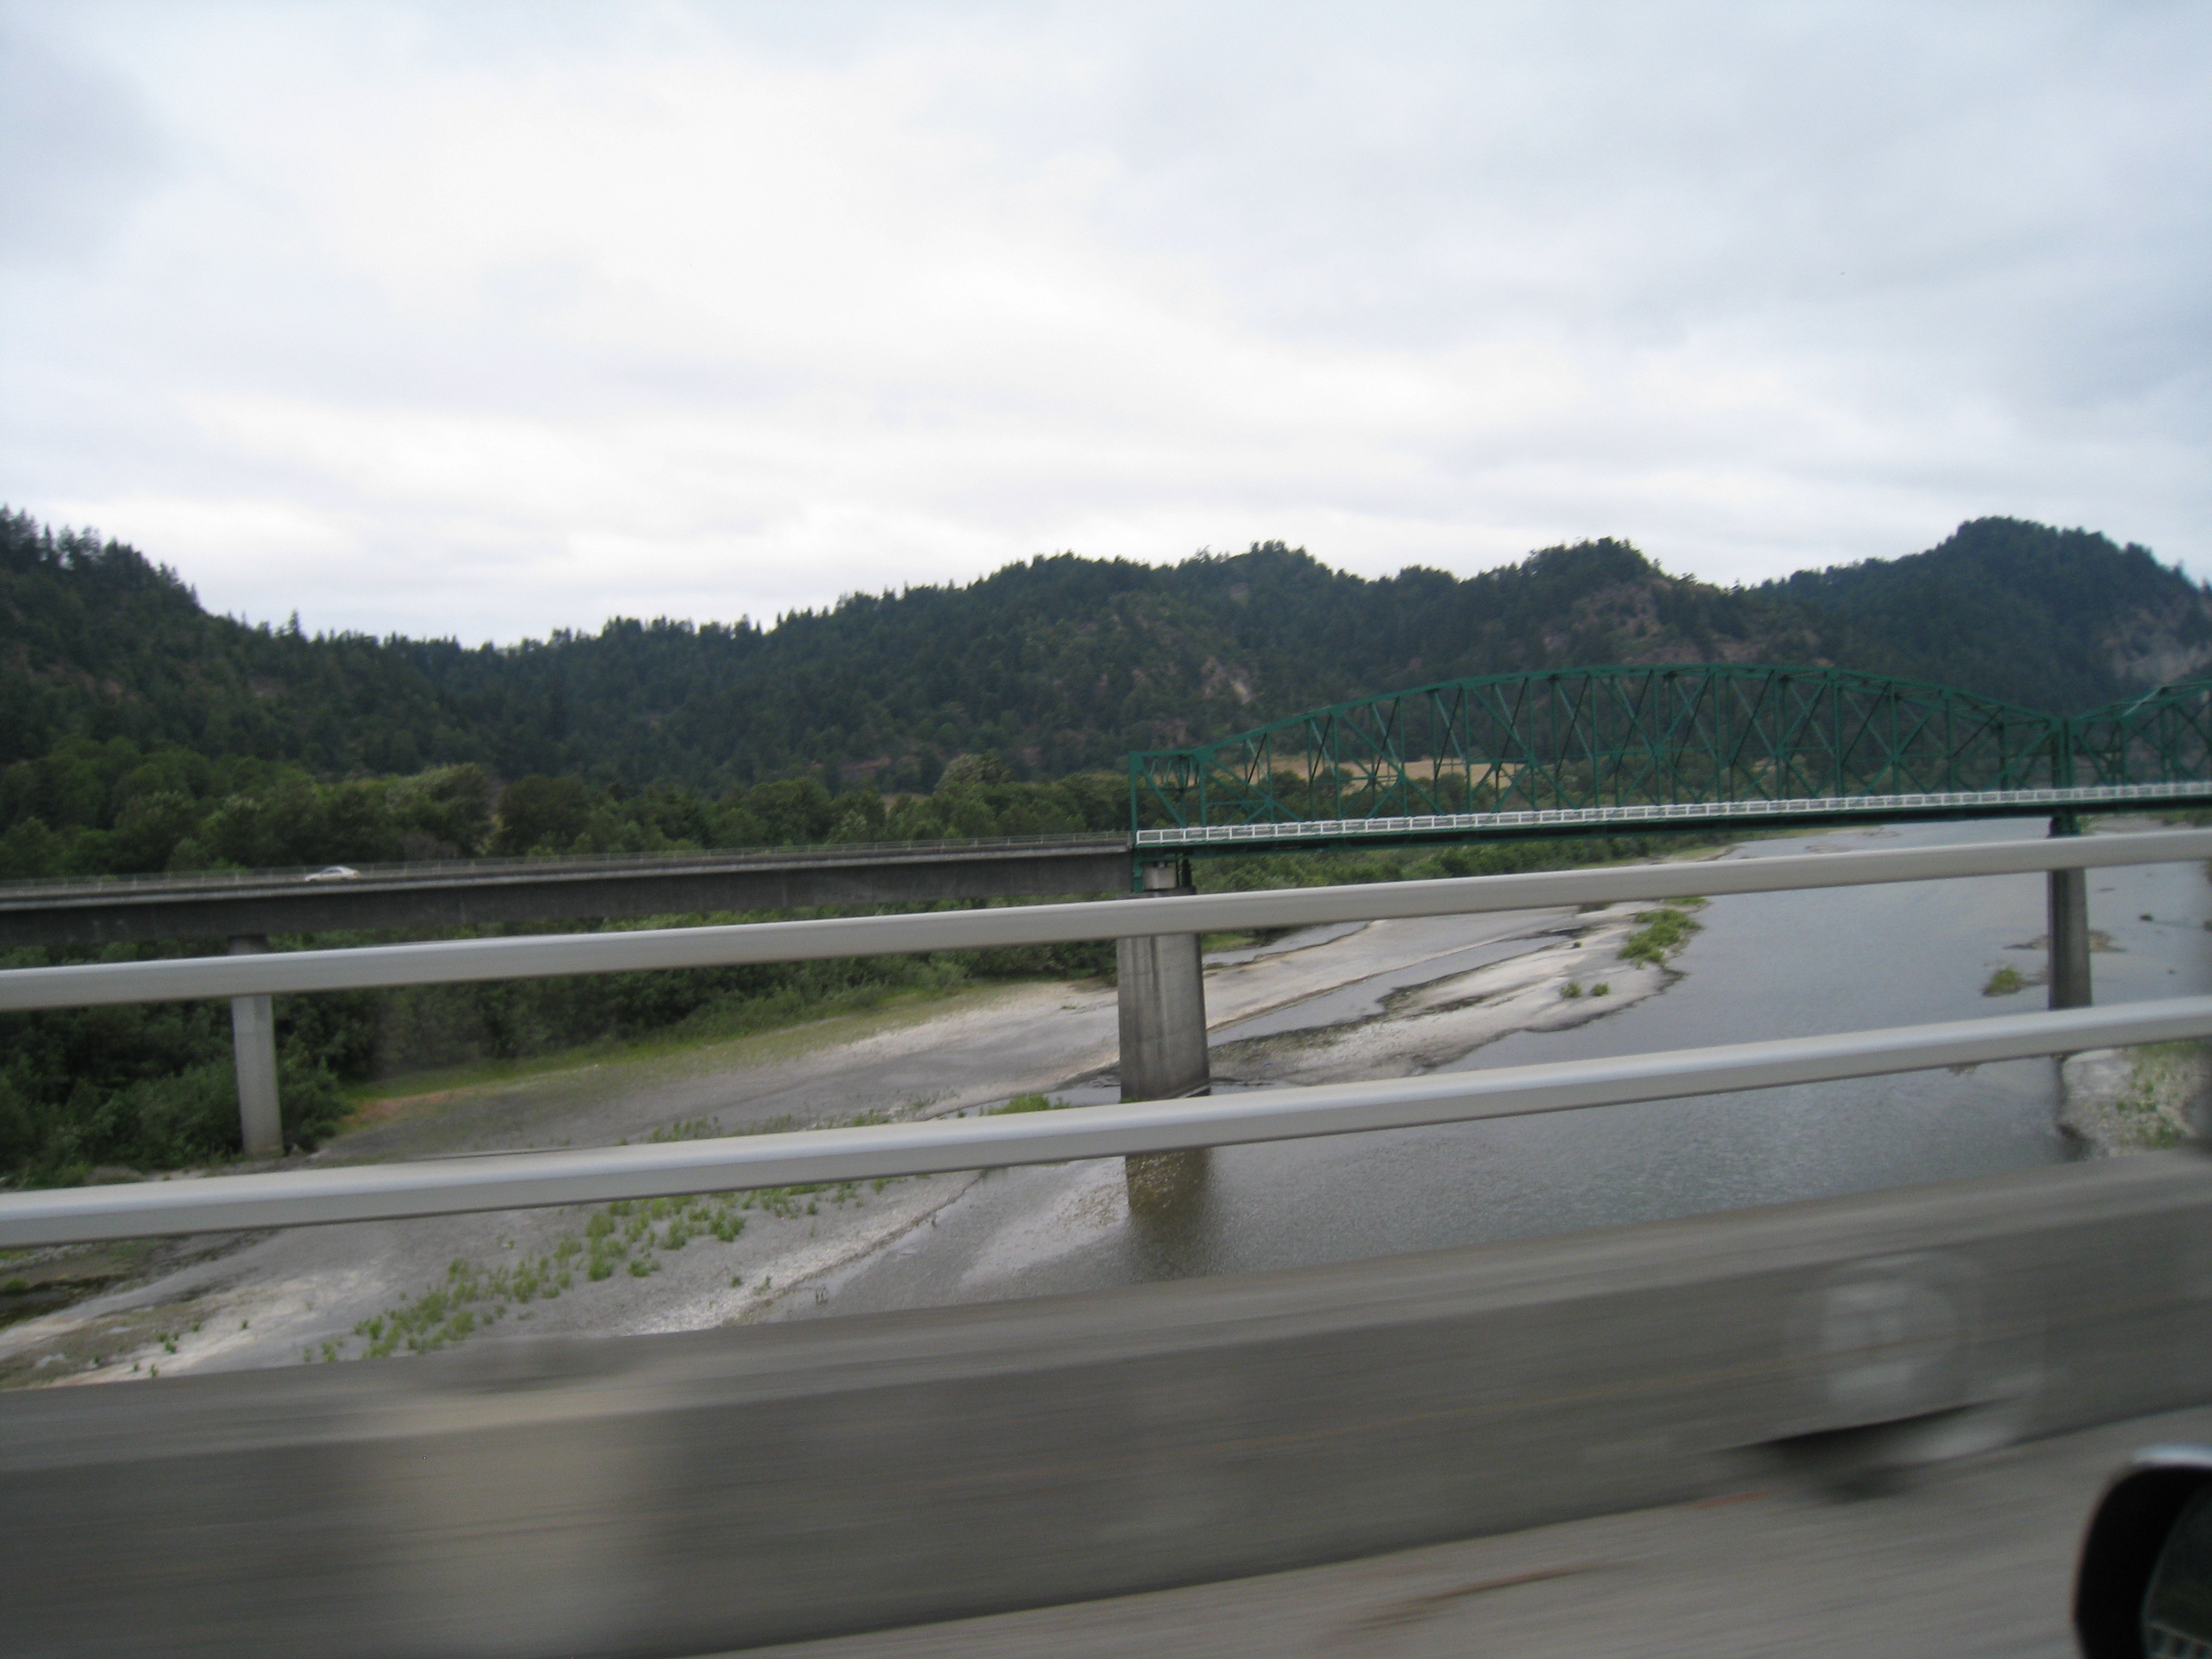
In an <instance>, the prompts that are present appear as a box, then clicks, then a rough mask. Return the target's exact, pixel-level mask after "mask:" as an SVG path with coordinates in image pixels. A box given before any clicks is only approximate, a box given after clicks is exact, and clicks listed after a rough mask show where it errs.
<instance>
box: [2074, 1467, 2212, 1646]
mask: <svg viewBox="0 0 2212 1659" xmlns="http://www.w3.org/2000/svg"><path fill="white" fill-rule="evenodd" d="M2074 1635H2075V1639H2076V1640H2077V1641H2078V1642H2079V1643H2080V1644H2081V1652H2082V1655H2083V1659H2212V1448H2205V1447H2195V1446H2160V1447H2156V1448H2154V1449H2151V1450H2149V1451H2146V1452H2142V1453H2140V1454H2138V1455H2137V1456H2136V1459H2135V1461H2134V1462H2132V1463H2130V1465H2129V1466H2128V1467H2127V1468H2124V1469H2123V1470H2122V1471H2121V1472H2120V1473H2119V1474H2118V1476H2117V1477H2115V1478H2114V1480H2113V1481H2112V1485H2111V1486H2108V1487H2106V1490H2105V1495H2104V1497H2103V1498H2101V1499H2100V1501H2099V1503H2098V1504H2097V1508H2096V1511H2095V1513H2094V1514H2093V1515H2092V1516H2090V1517H2089V1530H2088V1533H2087V1535H2086V1536H2085V1537H2084V1538H2083V1539H2082V1541H2081V1563H2080V1565H2079V1566H2078V1567H2077V1568H2076V1569H2075V1575H2074Z"/></svg>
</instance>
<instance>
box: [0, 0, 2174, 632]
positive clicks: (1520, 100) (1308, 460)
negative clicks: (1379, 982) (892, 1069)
mask: <svg viewBox="0 0 2212 1659" xmlns="http://www.w3.org/2000/svg"><path fill="white" fill-rule="evenodd" d="M0 16H4V17H5V19H6V20H7V22H8V24H9V27H10V29H11V30H12V40H14V42H15V44H14V45H13V46H9V48H8V49H7V50H8V53H9V63H10V65H11V67H10V69H9V75H10V76H12V77H13V80H14V81H15V82H21V81H22V80H23V79H24V78H25V76H29V77H30V79H31V80H32V82H34V83H35V84H39V85H48V84H52V85H56V86H66V87H67V88H69V89H70V94H71V97H70V103H71V107H72V108H73V109H75V110H76V112H77V114H76V117H75V118H74V120H73V124H64V125H62V126H61V127H59V128H58V129H57V130H56V136H54V137H52V139H51V142H49V143H46V153H42V154H41V155H39V156H36V157H33V158H32V159H31V160H30V161H27V162H24V161H10V162H9V163H6V164H0V166H4V167H5V168H8V169H12V173H10V172H5V171H0V199H7V197H6V196H5V194H4V192H5V191H8V190H9V189H10V188H12V187H13V186H14V185H21V176H22V175H23V174H25V173H26V171H27V168H28V167H41V166H42V167H46V168H47V169H48V170H49V172H50V173H52V176H54V177H58V178H63V179H71V180H74V181H76V182H74V183H72V184H71V185H70V191H68V192H65V193H62V194H57V193H56V191H54V190H53V189H51V188H47V187H46V186H41V187H40V188H41V189H44V190H45V191H46V193H45V194H44V195H43V196H37V197H36V199H37V200H38V201H40V202H44V203H47V204H49V207H48V208H46V209H42V210H41V211H44V212H46V220H45V221H42V222H46V223H50V224H51V225H52V227H54V228H53V230H52V234H50V235H48V236H47V237H46V240H45V241H44V242H41V243H40V244H39V245H38V246H35V247H33V248H32V249H31V250H30V252H28V253H27V254H25V255H23V256H22V257H19V258H15V260H13V261H11V263H10V265H9V269H8V270H6V271H5V272H4V274H0V329H4V331H5V333H4V337H0V347H4V350H0V403H4V409H5V412H4V414H0V421H4V422H5V426H4V427H0V432H4V434H5V436H6V439H7V441H6V443H5V445H4V447H0V453H3V454H4V459H0V499H4V500H6V501H9V502H10V503H11V504H13V505H16V506H19V507H24V508H27V509H28V510H30V511H32V512H33V513H39V514H40V515H42V516H46V517H51V518H53V519H56V520H70V521H75V522H84V521H89V522H93V523H96V524H98V525H99V526H100V527H101V528H103V529H105V530H106V531H108V532H111V533H113V534H117V535H121V536H125V537H126V538H130V539H131V540H134V541H136V542H137V543H138V544H140V545H142V546H143V547H144V548H145V549H146V550H148V551H149V553H151V554H153V555H154V556H156V557H160V558H163V559H166V560H168V561H170V562H174V563H176V564H178V565H179V566H180V568H183V569H184V570H185V574H187V576H188V577H190V578H191V579H192V580H195V581H196V582H197V584H198V585H199V586H200V588H201V590H202V593H203V596H204V598H205V599H207V600H208V602H209V603H210V605H214V606H215V607H216V608H217V609H226V610H234V611H246V612H248V613H250V614H252V615H256V616H272V617H273V616H281V615H283V614H284V613H286V612H288V611H290V610H292V609H293V608H295V606H296V608H297V609H298V610H299V611H300V612H301V616H302V618H303V620H304V621H305V622H306V623H307V625H308V626H310V627H357V628H365V629H371V630H374V631H384V630H387V629H397V630H401V631H405V632H409V633H415V634H428V633H442V632H453V633H458V634H459V635H462V636H463V637H465V638H471V639H473V638H477V637H483V636H484V635H491V636H495V637H499V638H513V637H516V636H518V635H521V634H525V633H538V632H543V631H544V630H545V629H548V628H550V627H555V626H562V625H569V626H583V627H591V626H594V625H596V623H598V622H599V620H600V619H601V618H602V617H605V616H606V615H609V614H612V613H616V612H621V613H626V614H647V615H651V614H656V613H664V612H665V613H667V614H671V615H690V616H697V617H734V616H736V615H738V614H739V613H750V614H752V615H754V616H756V617H764V616H769V615H772V614H774V613H775V612H776V611H781V610H784V609H788V608H791V607H793V606H796V605H807V604H820V603H823V602H826V601H828V600H830V599H834V598H835V597H836V595H837V594H839V593H841V592H848V591H851V590H853V589H855V588H872V587H878V586H897V585H900V584H902V583H906V582H921V581H932V580H964V579H967V578H969V577H972V576H974V575H976V574H981V573H982V572H984V571H986V570H987V569H989V568H993V567H994V566H995V565H997V564H998V563H1000V562H1004V561H1006V560H1007V559H1010V558H1016V557H1022V556H1027V555H1029V554H1030V553H1033V552H1038V551H1049V550H1057V549H1060V548H1073V549H1075V550H1078V551H1081V552H1085V553H1092V554H1099V555H1116V556H1131V557H1138V558H1145V559H1155V560H1157V559H1172V558H1176V557H1180V556H1183V555H1185V554H1187V553H1188V552H1189V551H1191V550H1194V548H1196V547H1198V546H1200V545H1212V546H1213V547H1216V548H1224V547H1235V546H1238V545H1241V544H1243V543H1244V542H1246V541H1249V540H1252V539H1255V538H1273V537H1280V538H1285V539H1288V540H1291V541H1292V542H1301V541H1302V542H1304V543H1305V544H1308V545H1310V547H1311V548H1312V549H1313V550H1314V551H1315V552H1316V553H1317V554H1319V555H1320V556H1322V557H1323V558H1326V559H1328V560H1330V561H1332V562H1338V563H1341V564H1345V565H1348V566H1351V567H1352V568H1359V569H1364V570H1370V571H1380V570H1385V569H1390V568H1396V567H1397V566H1398V565H1400V564H1401V563H1405V562H1413V561H1419V562H1428V563H1436V564H1442V565H1445V566H1447V567H1449V568H1460V569H1467V568H1474V567H1476V566H1480V565H1484V564H1488V563H1492V562H1497V561H1498V560H1500V559H1503V558H1508V557H1512V556H1517V555H1518V554H1519V553H1521V552H1522V551H1525V550H1527V549H1528V548H1529V547H1531V546H1534V545H1541V544H1545V543H1548V542H1553V541H1558V540H1561V539H1567V538H1574V537H1577V536H1582V535H1598V534H1613V535H1621V536H1626V537H1629V538H1633V539H1635V540H1637V541H1638V542H1639V543H1641V544H1644V546H1645V547H1646V548H1647V549H1648V550H1650V551H1651V552H1653V553H1654V554H1655V555H1656V556H1659V557H1660V558H1661V559H1662V561H1663V562H1666V563H1667V564H1668V565H1669V566H1670V567H1671V568H1682V569H1689V570H1692V571H1695V572H1698V573H1699V574H1705V575H1708V576H1711V577H1715V578H1717V579H1720V580H1734V579H1739V578H1741V579H1745V580H1756V579H1757V578H1759V577H1761V576H1764V575H1768V574H1778V573H1780V572H1781V571H1784V570H1786V569H1789V568H1794V567H1796V566H1798V565H1801V564H1804V563H1808V562H1828V561H1831V560H1836V559H1844V558H1855V557H1863V556H1869V555H1886V554H1896V553H1901V552H1905V551H1910V550H1913V549H1915V548H1917V547H1920V546H1924V545H1926V544H1929V542H1931V541H1933V540H1935V539H1936V538H1938V537H1940V536H1941V535H1942V534H1943V533H1945V532H1947V531H1948V529H1949V528H1950V526H1952V525H1953V524H1954V523H1956V522H1957V521H1958V520H1960V519H1962V518H1966V517H1970V516H1975V515H1978V514H1980V513H2018V514H2021V515H2023V516H2030V517H2038V518H2043V519H2046V520H2055V521H2057V522H2062V523H2066V524H2075V523H2086V524H2090V525H2093V526H2099V527H2102V528H2105V529H2106V530H2108V531H2110V532H2112V533H2113V534H2115V535H2116V536H2119V537H2122V538H2134V539H2140V540H2145V541H2148V542H2150V543H2152V544H2154V545H2155V546H2157V547H2158V548H2159V549H2160V551H2161V552H2162V553H2163V554H2165V555H2166V556H2168V557H2170V558H2171V557H2181V558H2185V559H2187V560H2189V561H2191V562H2192V563H2193V564H2194V565H2195V566H2197V568H2212V548H2208V547H2207V546H2206V545H2205V544H2204V540H2203V534H2204V532H2203V529H2202V525H2203V521H2204V520H2205V516H2206V514H2205V511H2204V509H2205V508H2206V507H2207V506H2208V504H2212V503H2208V500H2207V497H2208V494H2212V488H2209V487H2208V479H2207V476H2206V472H2205V469H2204V467H2203V460H2202V456H2203V447H2204V441H2205V439H2206V437H2207V435H2208V434H2207V432H2206V419H2207V417H2206V414H2205V410H2206V408H2207V403H2206V399H2205V397H2204V393H2205V392H2206V391H2207V389H2208V388H2207V386H2206V385H2205V381H2206V378H2207V377H2206V341H2205V338H2204V329H2203V301H2202V297H2201V294H2202V285H2201V271H2202V269H2203V264H2204V262H2205V260H2204V256H2205V254H2206V252H2207V251H2208V249H2207V243H2208V241H2212V238H2208V236H2207V234H2206V218H2207V212H2208V209H2207V207H2206V205H2205V204H2207V203H2208V202H2212V191H2208V190H2207V189H2206V185H2208V183H2212V179H2207V178H2206V173H2207V172H2208V171H2212V161H2208V160H2207V158H2206V155H2205V154H2204V152H2203V146H2202V145H2201V143H2197V129H2198V125H2199V123H2200V118H2199V117H2198V115H2197V111H2199V110H2200V109H2201V108H2203V106H2204V105H2205V103H2206V102H2207V94H2208V92H2212V87H2208V85H2207V82H2208V81H2212V71H2208V70H2207V68H2206V67H2205V66H2206V65H2207V64H2212V56H2208V54H2207V53H2206V52H2205V51H2204V50H2203V48H2204V47H2205V46H2207V45H2209V44H2212V39H2208V36H2212V23H2208V21H2205V18H2204V15H2203V14H2201V13H2199V12H2198V11H2197V10H2194V9H2188V8H2185V7H2179V6H2158V5H2146V6H2136V7H2130V8H2126V9H2117V8H2110V7H2100V6H2093V5H2087V4H2084V5H2078V6H2061V5H2046V6H2041V7H2036V6H2020V5H2012V6H2005V7H2002V8H1996V7H1991V8H1972V7H1969V8H1965V9H1947V10H1942V11H1934V12H1931V11H1928V10H1926V9H1910V8H1902V7H1898V8H1890V9H1883V8H1878V7H1877V8H1869V7H1851V8H1848V9H1845V8H1837V9H1820V8H1805V7H1801V6H1776V7H1772V8H1768V9H1742V8H1735V7H1730V8H1726V9H1695V8H1688V9H1686V8H1680V7H1670V8H1665V9H1660V8H1651V7H1644V6H1586V7H1566V8H1561V7H1553V6H1543V7H1534V6H1531V7H1522V8H1516V7H1486V8H1480V9H1467V8H1431V7H1425V6H1411V5H1408V6H1401V7H1397V8H1385V9H1381V10H1380V11H1376V10H1374V9H1366V10H1363V11H1362V12H1360V13H1359V14H1358V15H1354V14H1353V13H1352V12H1350V11H1346V10H1342V9H1335V8H1320V7H1301V6H1291V5H1277V6H1270V7H1266V8H1247V7H1242V6H1220V7H1214V8H1208V9H1192V8H1188V7H1173V8H1170V7H1143V6H1136V7H1128V8H1115V9H1110V10H1109V9H1060V10H1053V9H1014V8H998V7H988V6H971V5H939V6H920V7H916V6H900V7H887V8H882V9H877V8H872V7H864V6H853V7H829V8H818V9H809V10H807V11H806V12H805V13H803V14H802V13H799V12H795V11H793V10H791V9H784V8H769V7H748V6H724V5H713V6H709V5H684V4H668V5H662V6H659V7H652V8H641V9H602V8H559V7H550V6H533V7H528V8H518V9H504V8H489V9H468V10H466V11H464V12H460V13H458V14H453V13H449V11H448V9H437V8H429V7H423V6H416V5H404V4H388V5H357V6H353V7H317V8H312V9H310V8H299V7H294V6H283V5H275V4H270V5H217V4H204V5H198V6H193V7H182V8H179V7H171V6H154V5H150V4H123V3H112V4H101V3H92V4H88V5H86V6H82V7H78V8H74V9H70V11H69V12H66V13H55V12H49V11H46V10H44V9H31V8H28V7H24V6H17V7H15V8H13V9H7V10H5V11H4V12H0ZM26 66H27V68H26ZM87 112H90V114H89V115H88V113H87ZM57 150H58V154H57V153H55V152H57ZM41 176H45V175H41ZM11 179H12V180H13V185H11ZM15 193H16V195H17V196H19V197H21V195H22V193H23V192H22V190H21V189H17V190H16V191H15ZM27 199H28V198H27ZM55 202H59V203H60V204H61V205H60V206H59V207H52V205H51V204H52V203H55ZM79 202H82V203H87V204H94V207H93V208H89V209H87V210H84V211H79V210H78V208H77V207H76V204H78V203H79Z"/></svg>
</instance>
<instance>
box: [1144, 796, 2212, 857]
mask: <svg viewBox="0 0 2212 1659" xmlns="http://www.w3.org/2000/svg"><path fill="white" fill-rule="evenodd" d="M2205 793H2206V787H2205V786H2204V785H2203V784H2201V783H2112V784H2091V785H2086V786H2082V787H2069V788H2064V789H1977V790H1971V791H1960V792H1956V793H1948V794H1912V795H1817V796H1807V797H1804V798H1802V799H1790V800H1700V801H1678V802H1674V803H1672V804H1661V803H1651V804H1647V805H1631V806H1554V807H1540V808H1535V809H1533V810H1530V811H1518V812H1437V813H1431V814H1424V815H1421V816H1419V817H1395V818H1316V819H1302V818H1293V819H1286V820H1282V821H1275V822H1270V821H1266V820H1262V821H1261V822H1257V823H1209V824H1190V825H1187V826H1181V827H1178V828H1176V829H1139V831H1138V832H1137V848H1138V850H1139V852H1142V851H1143V850H1144V849H1145V848H1148V847H1159V848H1168V847H1200V846H1206V847H1212V846H1219V845H1221V844H1223V843H1232V842H1246V841H1310V840H1314V839H1316V838H1340V837H1346V836H1421V835H1428V834H1431V833H1432V832H1454V833H1456V832H1459V831H1462V830H1473V829H1560V828H1566V827H1579V828H1588V829H1604V828H1605V827H1606V826H1607V825H1608V824H1624V825H1634V824H1639V823H1695V822H1702V821H1705V820H1708V819H1711V820H1716V821H1722V822H1735V821H1736V820H1739V819H1744V818H1777V817H1779V818H1804V817H1870V818H1881V817H1899V816H1909V815H1912V814H1916V813H1917V814H1925V813H1929V812H1978V813H1982V814H1984V815H1995V816H1998V817H2002V816H2006V815H2007V809H2026V810H2027V811H2050V810H2051V809H2053V808H2057V809H2058V810H2061V811H2065V810H2068V809H2073V810H2076V811H2080V810H2083V809H2109V808H2112V807H2114V806H2124V805H2141V804H2143V803H2147V802H2154V801H2172V800H2200V799H2203V797H2204V795H2205Z"/></svg>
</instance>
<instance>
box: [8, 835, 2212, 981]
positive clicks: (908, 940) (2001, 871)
mask: <svg viewBox="0 0 2212 1659" xmlns="http://www.w3.org/2000/svg"><path fill="white" fill-rule="evenodd" d="M2185 859H2212V829H2162V830H2152V831H2148V832H2146V833H2144V834H2141V835H2130V836H2053V837H2051V838H2048V839H2044V840H2036V841H2012V842H1984V843H1983V844H1982V845H1980V846H1968V847H1936V848H1896V849H1891V850H1881V851H1875V852H1867V853H1808V854H1792V855H1789V856H1784V857H1778V858H1758V859H1741V860H1731V861H1729V862H1727V863H1712V862H1708V863H1687V864H1648V865H1630V866H1620V867H1615V868H1612V869H1601V870H1563V871H1540V872H1534V873H1530V874H1527V875H1514V876H1469V877H1462V878H1454V879H1450V880H1444V881H1407V882H1390V883H1376V884H1369V885H1362V886H1350V887H1309V888H1293V889H1288V890H1283V889H1276V890H1268V891H1264V892H1253V893H1205V894H1199V895H1196V896H1190V897H1180V898H1163V897H1147V898H1142V899H1134V898H1115V899H1105V900H1094V901H1089V902H1079V903H1074V904H1039V905H1028V906H1024V907H1021V908H1008V909H997V910H960V911H950V912H942V911H941V912H933V913H928V914H924V915H898V916H843V917H836V918H832V919H830V920H828V921H766V922H751V923H743V924H739V925H737V926H732V927H664V928H647V929H639V930H637V931H635V932H629V933H552V934H538V935H532V936H530V937H526V938H510V939H447V940H442V941H438V942H435V943H431V944H425V945H362V946H358V947H355V948H351V949H346V950H337V951H279V952H271V953H270V954H267V955H260V956H230V957H173V958H171V959H169V960H167V961H161V962H116V963H79V964H74V965H71V966H69V967H64V968H18V969H9V970H6V971H4V972H0V1012H9V1011H15V1010H21V1009H31V1008H68V1007H88V1006H94V1005H100V1004H112V1003H125V1002H173V1001H184V1000H192V999H197V998H214V997H238V996H260V995H268V994H282V993H287V992H297V991H354V990H367V989H372V988H377V987H390V986H396V985H451V984H459V983H465V982H469V981H483V980H499V979H544V978H550V977H554V976H556V975H564V974H617V973H636V972H641V971H647V970H653V969H667V968H720V967H728V966H732V965H733V964H738V963H764V962H803V961H816V960H821V959H824V958H828V957H859V956H889V955H893V954H896V953H898V952H902V951H909V952H910V951H966V950H977V949H983V948H987V947H992V946H1000V945H1060V944H1066V943H1070V942H1073V941H1075V940H1079V939H1139V938H1146V937H1152V936H1158V935H1161V934H1172V933H1230V932H1238V931H1243V930H1245V929H1249V928H1256V927H1311V926H1317V925H1322V924H1327V923H1330V922H1340V921H1383V920H1389V919H1393V918H1401V917H1407V916H1440V915H1478V914H1481V913H1484V912H1487V911H1494V910H1531V909H1544V908H1550V907H1553V906H1558V905H1577V904H1610V903H1614V902H1619V901H1621V900H1633V899H1665V898H1686V897H1691V896H1699V895H1710V894H1717V893H1765V892H1782V891H1788V890H1795V889H1799V888H1812V887H1849V886H1856V885H1859V884H1873V883H1881V882H1896V881H1935V880H1942V879H1948V878H1954V877H1961V876H1990V875H2008V874H2022V873H2027V872H2039V871H2048V870H2078V869H2083V868H2089V867H2093V866H2104V865H2123V864H2165V863H2171V862H2174V861H2176V860H2185Z"/></svg>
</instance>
